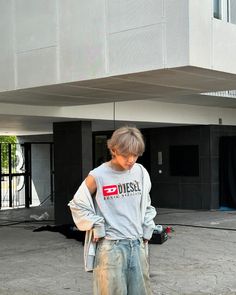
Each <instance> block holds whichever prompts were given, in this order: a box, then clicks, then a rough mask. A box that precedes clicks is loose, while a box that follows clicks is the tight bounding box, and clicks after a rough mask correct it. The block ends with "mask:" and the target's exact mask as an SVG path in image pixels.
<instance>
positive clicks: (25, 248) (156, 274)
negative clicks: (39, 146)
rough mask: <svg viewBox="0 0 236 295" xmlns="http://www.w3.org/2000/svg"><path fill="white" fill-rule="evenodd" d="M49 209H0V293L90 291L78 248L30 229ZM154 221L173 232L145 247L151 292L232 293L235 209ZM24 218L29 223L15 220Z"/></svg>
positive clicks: (168, 213)
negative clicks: (156, 242)
mask: <svg viewBox="0 0 236 295" xmlns="http://www.w3.org/2000/svg"><path fill="white" fill-rule="evenodd" d="M44 212H47V213H48V214H49V219H50V220H51V219H53V208H52V207H38V208H31V209H17V210H8V211H0V225H1V226H0V294H1V295H75V294H76V295H78V294H81V295H90V294H92V274H90V273H85V272H84V269H83V246H82V244H81V243H80V242H78V241H76V240H74V239H67V238H66V237H65V236H64V235H62V234H60V233H56V232H48V231H41V232H33V230H34V229H36V228H39V227H40V226H42V225H46V224H53V222H52V221H49V220H43V221H36V220H34V219H33V218H30V215H32V214H36V215H37V216H41V215H42V214H43V213H44ZM158 213H159V214H158V215H157V217H156V223H159V224H163V225H166V224H170V225H172V228H173V229H174V232H172V233H170V234H169V238H168V240H167V241H166V242H164V243H163V244H161V245H154V244H152V245H150V257H149V262H150V275H151V282H152V289H153V294H158V295H167V294H168V295H174V294H182V295H190V294H191V295H192V294H194V295H201V294H208V295H211V294H220V295H226V294H227V295H232V294H236V280H235V273H236V211H191V210H171V209H159V210H158ZM24 220H29V221H30V222H27V223H25V222H23V223H19V222H21V221H24Z"/></svg>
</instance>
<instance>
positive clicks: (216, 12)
mask: <svg viewBox="0 0 236 295" xmlns="http://www.w3.org/2000/svg"><path fill="white" fill-rule="evenodd" d="M220 4H221V1H220V0H214V3H213V15H214V18H218V19H221V7H220Z"/></svg>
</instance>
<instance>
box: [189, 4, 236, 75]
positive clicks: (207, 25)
mask: <svg viewBox="0 0 236 295" xmlns="http://www.w3.org/2000/svg"><path fill="white" fill-rule="evenodd" d="M212 3H213V1H212V0H204V4H203V1H199V0H189V54H190V59H189V64H190V65H193V66H197V67H202V68H207V69H212V70H216V71H222V72H228V73H233V74H235V73H236V25H235V24H232V23H228V22H226V21H224V20H218V19H215V18H213V6H212Z"/></svg>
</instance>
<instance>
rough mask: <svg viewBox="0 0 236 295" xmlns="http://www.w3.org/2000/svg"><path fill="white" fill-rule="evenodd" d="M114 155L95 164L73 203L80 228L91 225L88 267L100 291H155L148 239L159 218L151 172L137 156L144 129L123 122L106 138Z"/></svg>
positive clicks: (123, 294) (117, 294)
mask: <svg viewBox="0 0 236 295" xmlns="http://www.w3.org/2000/svg"><path fill="white" fill-rule="evenodd" d="M107 145H108V148H109V150H110V153H111V156H112V158H111V160H110V161H109V162H106V163H103V164H102V165H100V166H99V167H97V168H95V169H94V170H92V171H91V172H90V173H89V175H88V176H87V178H86V179H85V180H84V181H83V183H82V184H81V186H80V188H79V189H78V191H77V192H76V194H75V196H74V198H73V200H72V201H71V202H70V203H69V206H70V209H71V212H72V216H73V219H74V222H75V224H76V225H77V227H78V229H80V230H86V238H85V247H84V254H85V269H86V270H87V271H92V270H93V276H94V294H96V295H150V294H151V288H150V279H149V269H148V261H147V247H148V240H150V238H151V236H152V233H153V230H154V227H155V223H154V221H153V219H154V217H155V215H156V210H155V208H154V207H152V206H151V202H150V196H149V192H150V189H151V182H150V177H149V174H148V172H147V170H146V169H145V168H144V167H143V166H142V165H140V164H137V163H136V161H137V159H138V157H139V156H141V155H142V154H143V152H144V149H145V145H144V141H143V137H142V134H141V132H140V131H139V130H138V129H137V128H134V127H121V128H119V129H117V130H116V131H114V133H113V135H112V137H111V139H110V140H108V142H107Z"/></svg>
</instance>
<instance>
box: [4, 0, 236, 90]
mask: <svg viewBox="0 0 236 295" xmlns="http://www.w3.org/2000/svg"><path fill="white" fill-rule="evenodd" d="M235 9H236V5H235V4H234V1H233V0H231V1H229V0H218V1H214V0H204V1H199V0H181V1H179V0H146V1H143V0H135V1H127V0H89V1H78V0H69V1H65V0H50V1H47V0H40V1H30V0H11V1H6V0H5V1H1V2H0V14H1V17H0V36H1V45H0V91H7V90H14V89H24V88H29V87H35V86H42V85H51V84H58V83H66V82H71V81H81V80H88V79H96V78H103V77H110V76H116V75H123V74H127V73H137V72H143V71H150V70H159V69H171V68H178V67H183V66H194V67H200V68H204V69H210V70H215V71H222V72H227V73H232V74H235V73H236V58H235V52H236V25H235V22H236V16H235V15H236V12H235Z"/></svg>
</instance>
